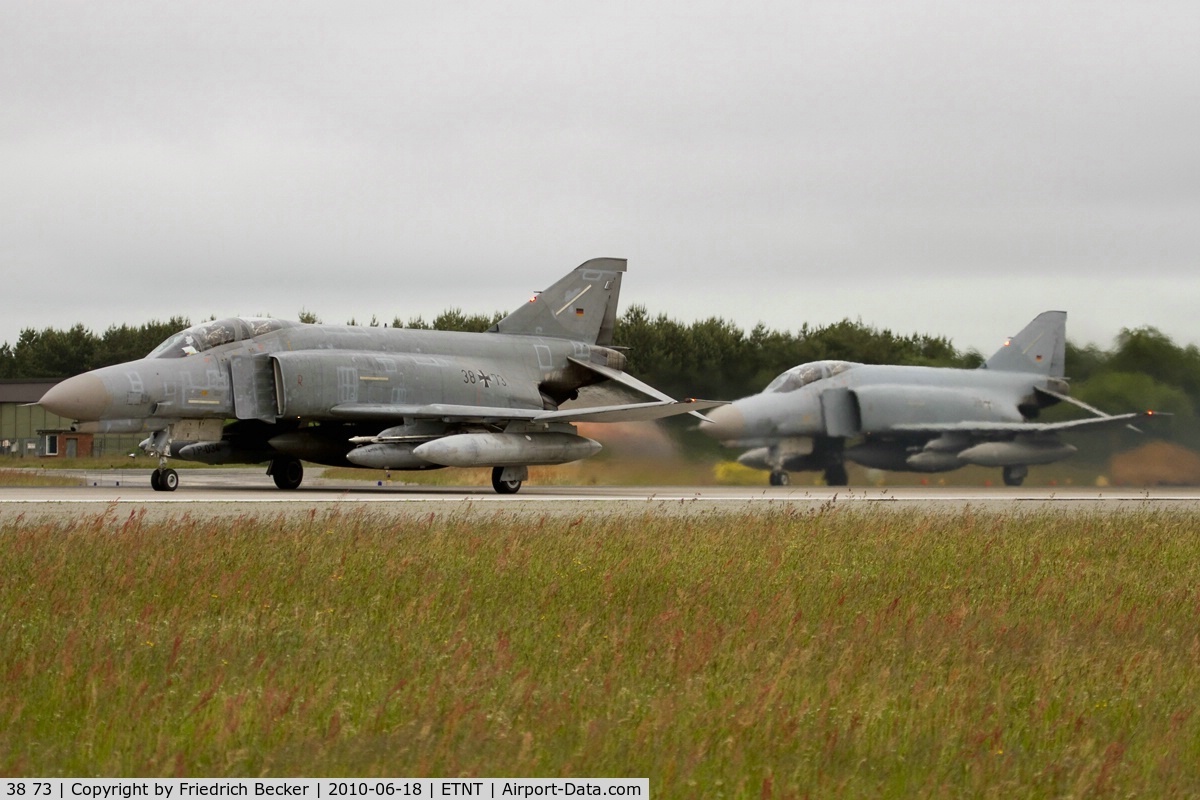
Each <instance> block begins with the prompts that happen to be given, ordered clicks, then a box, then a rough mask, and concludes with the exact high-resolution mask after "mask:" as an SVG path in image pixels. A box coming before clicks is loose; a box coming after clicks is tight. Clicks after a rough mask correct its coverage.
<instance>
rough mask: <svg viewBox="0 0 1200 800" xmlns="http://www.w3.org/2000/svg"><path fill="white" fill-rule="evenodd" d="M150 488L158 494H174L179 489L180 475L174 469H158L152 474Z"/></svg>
mask: <svg viewBox="0 0 1200 800" xmlns="http://www.w3.org/2000/svg"><path fill="white" fill-rule="evenodd" d="M150 488H151V489H153V490H154V491H156V492H173V491H175V490H176V489H178V488H179V473H178V472H176V471H175V470H173V469H162V468H159V469H156V470H154V472H151V473H150Z"/></svg>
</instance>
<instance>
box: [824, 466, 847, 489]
mask: <svg viewBox="0 0 1200 800" xmlns="http://www.w3.org/2000/svg"><path fill="white" fill-rule="evenodd" d="M825 485H826V486H849V485H850V475H849V473H847V472H846V465H845V464H843V463H842V462H840V461H839V462H838V463H836V464H830V465H829V466H827V467H826V468H825Z"/></svg>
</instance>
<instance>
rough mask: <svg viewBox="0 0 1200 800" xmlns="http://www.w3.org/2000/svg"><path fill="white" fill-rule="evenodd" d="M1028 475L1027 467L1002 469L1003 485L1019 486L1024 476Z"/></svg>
mask: <svg viewBox="0 0 1200 800" xmlns="http://www.w3.org/2000/svg"><path fill="white" fill-rule="evenodd" d="M1028 474H1029V467H1005V468H1004V485H1005V486H1020V485H1021V484H1022V483H1024V481H1025V476H1026V475H1028Z"/></svg>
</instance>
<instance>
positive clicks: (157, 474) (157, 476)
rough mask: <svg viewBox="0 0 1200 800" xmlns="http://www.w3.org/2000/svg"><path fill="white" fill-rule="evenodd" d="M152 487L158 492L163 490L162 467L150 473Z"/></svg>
mask: <svg viewBox="0 0 1200 800" xmlns="http://www.w3.org/2000/svg"><path fill="white" fill-rule="evenodd" d="M150 488H151V489H153V490H154V491H156V492H161V491H162V490H163V487H162V469H161V468H160V469H156V470H154V472H151V473H150Z"/></svg>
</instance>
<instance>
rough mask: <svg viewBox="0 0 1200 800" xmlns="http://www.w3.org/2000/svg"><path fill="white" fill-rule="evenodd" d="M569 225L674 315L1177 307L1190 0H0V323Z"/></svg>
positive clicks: (0, 326)
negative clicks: (624, 262)
mask: <svg viewBox="0 0 1200 800" xmlns="http://www.w3.org/2000/svg"><path fill="white" fill-rule="evenodd" d="M595 256H617V257H625V258H628V259H629V273H628V275H627V276H626V279H625V282H624V287H623V293H622V307H626V306H628V305H629V304H631V303H641V304H643V305H645V306H647V307H648V308H649V309H650V311H651V312H653V313H659V312H662V313H666V314H667V315H669V316H672V317H675V318H677V319H680V320H683V321H686V322H690V321H693V320H696V319H702V318H706V317H710V316H720V317H724V318H726V319H729V320H732V321H733V322H735V323H737V324H738V325H740V326H742V327H744V328H747V329H748V328H751V327H753V326H754V325H755V324H756V323H758V322H760V321H761V322H763V323H766V324H767V325H768V326H770V327H773V328H778V329H787V330H795V329H796V328H798V327H799V326H800V325H801V324H803V323H805V322H807V323H809V324H812V325H820V324H825V323H830V322H835V321H837V320H840V319H843V318H850V319H861V320H862V321H863V322H864V323H868V324H870V325H874V326H877V327H880V328H890V329H892V330H894V331H897V332H899V333H914V332H920V333H930V334H936V335H942V336H946V337H948V338H950V339H951V341H952V342H953V343H954V344H955V345H956V346H958V347H960V348H968V347H969V348H975V349H978V350H981V351H983V352H985V353H990V352H991V351H992V350H993V349H995V347H997V346H999V344H1000V342H1001V340H1002V339H1003V338H1004V337H1005V336H1006V335H1009V334H1012V333H1015V332H1016V331H1017V330H1019V329H1020V328H1021V327H1023V326H1024V324H1025V323H1026V322H1027V321H1028V320H1029V319H1031V318H1032V317H1033V316H1034V315H1035V314H1037V313H1038V312H1040V311H1042V310H1045V309H1050V308H1056V309H1065V310H1067V311H1068V312H1069V318H1068V335H1069V336H1070V337H1071V338H1072V339H1073V340H1074V341H1076V342H1079V343H1086V342H1094V343H1097V344H1099V345H1101V346H1103V347H1108V346H1111V344H1112V340H1113V337H1115V336H1116V335H1117V333H1118V332H1119V331H1120V329H1121V328H1123V327H1139V326H1143V325H1153V326H1156V327H1158V328H1160V329H1161V330H1162V331H1164V332H1165V333H1167V334H1168V335H1170V336H1171V337H1173V338H1174V339H1175V340H1176V341H1177V342H1180V343H1200V321H1198V319H1197V313H1196V310H1197V308H1198V306H1200V3H1197V2H1196V0H1181V2H1103V0H1089V1H1088V2H1049V1H1048V0H1037V2H1021V1H1020V0H1002V2H992V0H972V1H971V2H961V0H949V1H947V2H903V1H899V2H898V1H897V0H867V1H866V2H853V0H836V1H834V2H803V1H798V0H784V1H781V2H765V3H716V2H707V1H706V0H682V1H681V2H655V1H654V0H636V2H611V1H610V2H602V3H580V2H564V1H563V0H557V1H556V2H524V1H523V0H517V2H511V1H510V2H503V3H501V2H489V3H482V2H458V1H455V2H450V1H447V2H429V3H411V2H396V1H395V0H388V1H387V2H382V1H381V2H359V3H356V2H345V1H343V2H338V3H312V2H296V1H295V0H288V2H275V1H272V2H257V3H255V2H246V1H245V0H237V2H220V1H214V0H205V2H195V3H161V2H153V3H152V2H116V1H115V0H105V2H94V0H88V2H70V1H69V0H64V1H62V2H45V1H44V0H36V1H29V2H27V1H26V0H8V2H5V3H3V5H2V6H0V342H4V341H7V342H10V343H14V342H15V341H16V339H17V336H18V335H19V333H20V331H21V329H22V328H26V327H33V328H38V329H40V328H43V327H58V328H66V327H69V326H71V325H72V324H74V323H76V322H82V323H84V324H85V325H86V326H88V327H90V328H92V329H93V330H95V331H96V332H97V333H100V332H103V331H104V329H106V328H107V327H108V326H109V325H111V324H119V323H130V324H135V325H136V324H140V323H143V322H146V321H149V320H151V319H166V318H168V317H170V316H172V315H183V316H188V317H191V318H192V320H193V321H199V320H201V319H204V318H207V317H209V316H210V315H213V314H215V315H217V316H230V315H235V314H245V315H253V314H265V315H270V316H276V317H284V318H289V319H295V318H296V316H297V314H298V313H299V312H300V311H301V310H302V309H307V310H310V311H312V312H315V313H316V314H317V315H318V316H319V317H321V319H323V320H324V321H325V322H336V323H342V322H346V321H347V320H348V319H350V318H351V317H355V318H357V319H358V320H359V321H366V320H369V319H370V318H371V316H372V315H376V316H378V318H379V319H380V320H382V321H390V320H391V319H392V318H393V317H397V316H398V317H400V318H401V319H409V318H410V317H413V316H416V315H423V316H424V317H425V318H426V319H431V318H432V317H433V316H435V315H436V314H438V313H439V312H440V311H443V310H445V309H447V308H451V307H460V308H462V309H463V310H464V311H467V312H469V313H476V312H478V313H489V314H490V313H491V312H493V311H496V310H511V309H513V308H515V307H516V306H517V305H518V304H519V303H521V302H523V301H524V300H525V299H527V298H528V296H529V293H530V291H531V290H537V289H542V288H544V287H545V286H547V285H549V284H550V283H551V282H553V281H554V280H555V279H556V278H558V277H559V276H560V275H562V274H563V273H565V272H566V271H568V270H569V269H571V268H573V267H574V266H576V265H578V264H579V263H581V262H583V261H585V260H587V259H588V258H592V257H595ZM1068 369H1069V365H1068Z"/></svg>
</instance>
